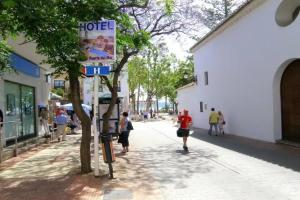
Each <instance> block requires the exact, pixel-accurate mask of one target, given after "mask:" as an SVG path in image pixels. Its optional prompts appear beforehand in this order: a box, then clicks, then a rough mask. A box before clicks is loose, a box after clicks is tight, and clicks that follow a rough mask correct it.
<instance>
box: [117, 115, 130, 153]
mask: <svg viewBox="0 0 300 200" xmlns="http://www.w3.org/2000/svg"><path fill="white" fill-rule="evenodd" d="M128 122H129V119H128V113H127V112H123V113H122V118H121V120H120V133H121V134H120V135H119V140H118V143H121V144H122V147H123V150H122V153H126V152H128V151H129V149H128V147H129V140H128V137H129V132H130V130H128Z"/></svg>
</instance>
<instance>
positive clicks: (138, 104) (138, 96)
mask: <svg viewBox="0 0 300 200" xmlns="http://www.w3.org/2000/svg"><path fill="white" fill-rule="evenodd" d="M140 91H141V84H139V87H138V93H137V107H136V111H137V113H138V114H140Z"/></svg>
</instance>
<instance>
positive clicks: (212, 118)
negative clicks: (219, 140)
mask: <svg viewBox="0 0 300 200" xmlns="http://www.w3.org/2000/svg"><path fill="white" fill-rule="evenodd" d="M218 122H219V115H218V113H217V112H215V109H214V108H212V109H211V113H210V115H209V130H208V134H209V135H212V129H213V127H214V128H215V135H216V136H217V135H218Z"/></svg>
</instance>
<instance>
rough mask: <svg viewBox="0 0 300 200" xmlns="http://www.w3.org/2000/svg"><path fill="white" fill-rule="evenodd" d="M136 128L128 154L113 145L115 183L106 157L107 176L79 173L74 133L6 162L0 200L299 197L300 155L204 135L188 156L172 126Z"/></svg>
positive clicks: (192, 141) (0, 170)
mask: <svg viewBox="0 0 300 200" xmlns="http://www.w3.org/2000/svg"><path fill="white" fill-rule="evenodd" d="M133 125H134V131H132V132H131V133H130V144H131V146H130V151H129V152H128V153H127V154H122V153H120V152H121V147H120V145H119V144H117V143H116V141H114V145H115V152H116V158H117V160H116V162H115V163H114V164H113V166H114V170H115V172H114V176H115V177H116V178H115V179H113V180H110V179H108V176H107V174H108V167H107V165H106V164H105V163H103V162H102V159H101V158H100V161H101V162H100V169H101V171H100V172H101V173H100V174H101V177H99V178H95V177H94V175H93V173H90V174H86V175H81V174H79V168H80V161H79V143H80V135H70V136H68V137H67V141H66V142H60V143H52V144H51V145H44V146H42V147H39V148H37V149H33V150H31V151H29V152H27V153H25V154H21V155H20V156H19V157H17V158H13V159H10V160H8V161H6V162H4V163H1V165H0V199H1V200H19V199H20V200H27V199H30V200H35V199H36V200H47V199H54V200H56V199H58V200H60V199H62V200H64V199H66V200H69V199H70V200H71V199H75V200H76V199H84V200H85V199H91V200H202V199H203V200H210V199H214V200H218V199H220V200H227V199H228V200H235V199H236V200H241V199H242V200H248V199H249V200H250V199H251V200H253V199H255V200H260V199H262V200H265V199H267V200H268V199H272V200H277V199H278V200H279V199H280V200H285V199H290V200H293V199H295V200H296V199H299V196H300V156H299V155H300V154H299V153H300V150H299V149H293V148H290V147H286V146H282V145H274V144H269V143H264V142H258V141H253V140H248V139H243V138H238V137H235V136H230V135H225V136H218V137H215V136H214V137H212V136H208V135H207V134H206V132H205V131H203V130H200V129H199V130H196V131H195V133H194V134H193V135H192V136H191V137H189V140H188V145H189V148H190V153H188V154H186V153H184V152H183V151H182V142H181V140H180V138H177V137H176V134H175V133H176V127H174V126H173V124H172V123H171V122H170V121H155V122H145V123H144V122H137V123H134V124H133ZM100 155H101V154H100Z"/></svg>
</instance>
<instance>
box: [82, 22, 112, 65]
mask: <svg viewBox="0 0 300 200" xmlns="http://www.w3.org/2000/svg"><path fill="white" fill-rule="evenodd" d="M79 37H80V48H81V50H82V52H83V53H84V54H85V55H86V58H87V59H86V60H85V61H83V62H84V63H95V62H109V61H114V60H115V58H116V24H115V21H114V20H106V21H95V22H81V23H79Z"/></svg>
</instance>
